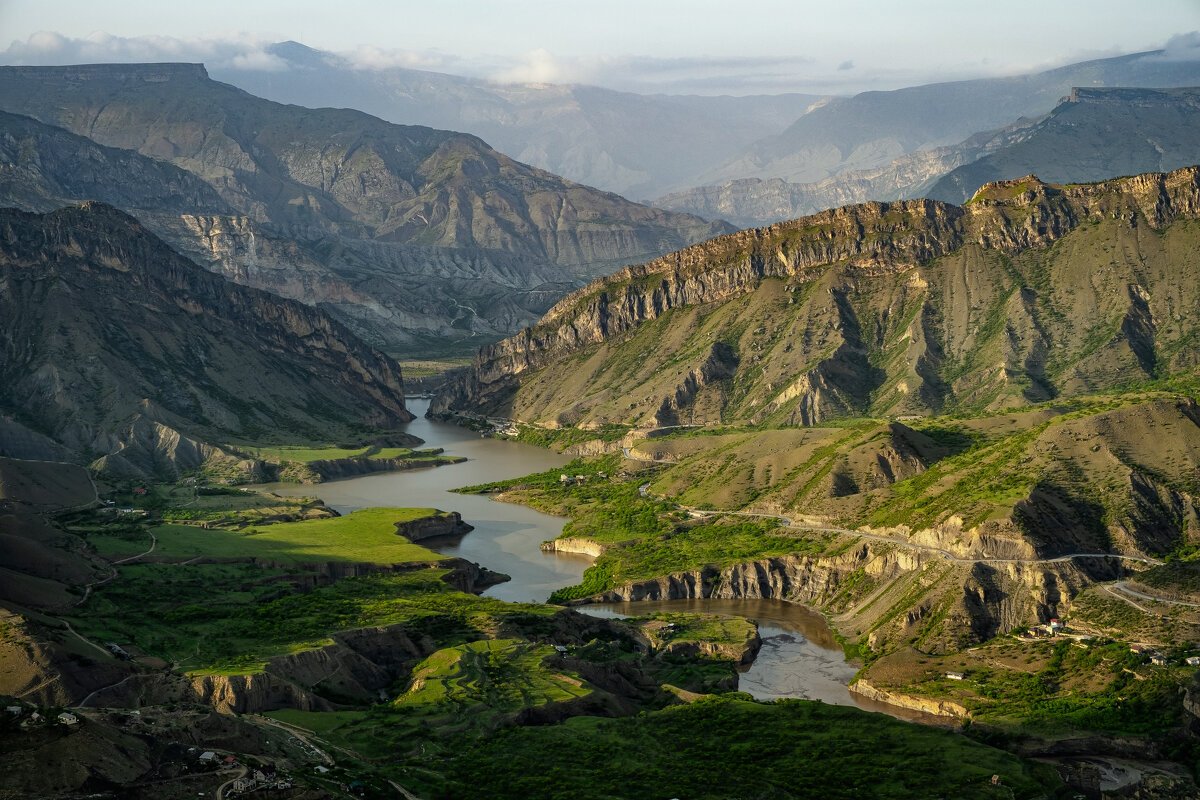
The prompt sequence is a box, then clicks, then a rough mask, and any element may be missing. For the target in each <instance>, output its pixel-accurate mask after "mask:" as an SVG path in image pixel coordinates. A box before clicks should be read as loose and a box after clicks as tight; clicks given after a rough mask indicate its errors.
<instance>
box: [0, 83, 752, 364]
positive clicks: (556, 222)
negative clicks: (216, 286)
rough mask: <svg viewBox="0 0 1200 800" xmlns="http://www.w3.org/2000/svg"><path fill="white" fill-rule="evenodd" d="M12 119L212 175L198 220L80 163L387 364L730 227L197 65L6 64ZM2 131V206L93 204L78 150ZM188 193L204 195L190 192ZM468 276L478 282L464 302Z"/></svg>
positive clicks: (122, 159) (447, 135)
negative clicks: (264, 91)
mask: <svg viewBox="0 0 1200 800" xmlns="http://www.w3.org/2000/svg"><path fill="white" fill-rule="evenodd" d="M0 108H3V109H5V110H7V111H10V112H14V113H18V114H25V115H28V116H31V117H34V118H36V119H38V120H40V121H41V122H43V123H47V124H49V125H53V126H60V127H63V128H66V129H67V130H69V131H71V132H73V133H75V134H78V135H81V136H86V137H88V138H89V139H92V140H93V141H95V142H96V143H98V144H100V145H105V146H106V147H109V148H117V149H119V150H121V151H136V152H137V153H140V154H141V155H143V156H146V157H148V158H150V159H155V160H157V161H158V162H163V161H166V162H170V163H171V164H173V165H175V166H176V167H178V168H180V169H181V170H183V171H186V172H188V173H191V174H192V175H194V176H195V177H197V178H199V179H201V180H202V181H203V182H205V183H207V184H208V186H209V187H211V190H212V192H204V193H201V194H198V195H197V199H199V200H200V201H201V202H199V203H198V204H197V205H196V206H195V207H193V208H191V209H186V208H180V203H179V202H176V200H177V199H179V198H173V200H172V202H168V203H164V204H162V205H161V206H157V207H156V206H154V205H152V204H151V203H150V202H149V201H147V200H139V199H137V198H138V195H139V193H140V192H141V191H142V190H143V189H144V188H145V187H146V186H148V185H150V184H154V183H156V182H158V181H157V179H158V178H159V177H165V178H167V179H168V182H169V183H171V184H178V185H180V186H183V185H185V183H184V180H183V179H181V178H179V177H178V173H174V172H171V171H170V170H169V168H168V167H167V165H165V164H159V165H158V166H150V165H149V164H148V163H147V162H144V161H139V162H138V167H137V168H136V169H130V170H129V171H128V172H122V171H121V169H120V167H121V166H122V163H132V157H131V156H130V155H125V156H119V155H115V154H114V151H112V150H106V149H103V148H94V147H91V148H87V149H86V152H88V154H89V161H91V162H94V163H97V164H98V163H99V162H107V165H106V166H96V167H93V169H94V170H95V171H96V172H97V173H106V174H111V175H114V176H115V177H116V184H117V186H118V187H121V188H117V189H111V190H108V191H109V192H110V194H111V195H112V199H113V200H114V201H116V200H119V199H121V198H122V197H128V198H131V201H130V202H128V203H119V205H121V207H124V208H128V210H130V211H132V212H135V213H137V214H138V216H139V218H145V221H146V223H147V224H148V225H151V226H153V228H154V230H155V231H156V232H159V233H160V234H162V235H164V236H165V237H167V238H168V239H169V240H170V241H171V242H172V244H174V245H175V246H176V247H178V248H179V249H181V250H183V251H185V252H187V253H188V254H189V255H192V256H195V257H197V258H199V259H200V261H201V263H203V264H204V265H205V266H208V267H209V268H210V269H213V270H215V271H219V272H221V273H223V274H226V275H228V276H230V277H232V278H234V279H235V280H239V281H243V282H246V283H248V284H249V285H253V286H256V287H258V288H265V289H268V290H272V291H281V290H282V291H285V293H286V294H287V296H289V297H292V298H294V299H298V300H301V301H302V302H306V303H309V304H317V303H322V302H326V301H329V302H331V304H332V305H331V306H330V309H331V310H333V311H335V312H338V313H341V315H342V317H343V320H344V321H345V322H347V323H349V324H352V325H353V326H354V327H355V329H356V330H357V331H358V332H359V333H361V334H364V335H366V336H367V337H368V338H370V339H371V340H372V341H375V342H377V343H379V344H380V345H383V346H387V347H388V348H389V349H391V350H402V349H405V348H408V349H415V348H417V347H418V345H420V344H421V341H420V337H421V336H422V335H433V336H445V335H447V334H450V335H451V336H452V338H458V339H460V340H466V341H467V342H468V344H467V345H465V346H468V347H470V346H473V345H474V344H475V342H471V341H470V340H471V339H472V338H474V337H479V338H481V339H484V340H488V339H494V338H497V337H498V336H499V335H501V334H503V333H507V332H511V331H512V330H513V329H514V328H515V327H519V325H521V324H527V323H528V322H530V321H531V320H532V319H534V318H535V317H536V316H537V315H538V314H540V313H541V312H543V311H544V310H545V308H546V307H547V306H548V304H549V303H550V302H552V298H553V297H556V296H561V294H562V293H563V291H564V290H566V289H567V288H569V287H571V286H573V285H579V284H580V283H583V282H584V281H586V280H588V279H590V278H594V277H596V276H598V275H602V274H605V273H607V272H610V271H612V270H613V269H615V268H617V267H620V266H623V265H624V264H627V263H630V262H636V261H642V260H645V259H647V258H651V257H654V256H656V255H659V254H661V253H664V252H667V251H670V250H673V249H677V248H679V247H682V246H684V245H687V244H689V243H692V242H695V241H699V240H702V239H705V238H708V237H710V236H713V235H716V234H719V233H724V232H727V231H729V230H731V228H730V227H729V226H728V225H726V224H724V223H711V224H710V223H707V222H705V221H704V220H701V219H699V218H696V217H692V216H688V215H680V214H674V213H670V212H664V211H660V210H658V209H653V208H649V207H647V206H640V205H637V204H634V203H630V202H628V201H626V200H624V199H623V198H621V197H618V196H617V195H614V194H609V193H606V192H600V191H597V190H594V189H590V188H588V187H585V186H581V185H578V184H574V183H571V182H569V181H565V180H563V179H561V178H558V177H557V176H554V175H551V174H549V173H546V172H543V171H541V170H538V169H534V168H532V167H528V166H526V165H524V164H519V163H517V162H515V161H513V160H512V159H509V158H508V157H506V156H503V155H501V154H500V153H497V152H495V151H494V150H492V149H491V148H489V147H488V146H487V145H486V144H484V143H483V142H482V141H481V140H479V139H477V138H475V137H473V136H467V135H465V134H456V133H452V132H449V131H437V130H433V129H430V128H421V127H415V126H400V125H392V124H390V123H386V122H383V121H382V120H379V119H376V118H374V117H370V116H367V115H366V114H363V113H361V112H357V111H349V110H337V109H317V110H313V109H304V108H300V107H297V106H283V105H279V104H277V103H272V102H269V101H266V100H261V99H259V98H256V97H253V96H251V95H248V94H246V93H245V92H242V91H240V90H237V89H234V88H233V87H231V86H227V85H225V84H221V83H217V82H215V81H212V80H209V79H208V77H207V75H206V74H205V72H204V69H203V67H201V66H200V65H186V64H183V65H180V64H175V65H172V64H164V65H97V66H86V67H45V68H33V67H30V68H24V67H5V68H2V69H0ZM4 122H5V123H6V124H7V125H10V126H14V130H13V131H11V132H10V133H9V134H8V135H7V136H5V137H3V138H4V140H5V141H6V142H7V148H8V149H10V150H14V151H15V157H10V158H9V159H8V160H9V163H10V165H11V166H9V167H8V168H7V169H8V171H9V172H10V173H11V174H12V175H13V177H11V178H9V179H8V180H6V181H5V184H4V186H3V188H4V193H5V195H6V196H5V198H4V201H5V202H7V203H9V204H13V205H18V206H20V207H23V208H28V209H31V210H44V209H45V207H46V200H47V195H50V196H52V197H54V198H55V199H69V200H74V201H85V200H88V199H92V196H91V194H90V192H94V191H95V190H94V189H92V188H91V187H90V186H89V185H88V184H87V182H82V183H81V182H80V181H78V180H73V179H71V178H70V177H69V176H70V175H71V174H72V170H71V169H69V167H70V166H71V165H72V164H73V163H77V162H78V160H79V157H78V156H76V155H75V153H76V152H77V151H79V149H80V148H79V147H78V146H77V145H76V146H74V147H72V146H71V145H70V144H69V143H68V142H67V141H66V139H65V138H64V135H63V134H61V133H59V132H53V133H48V132H45V131H40V130H39V131H33V130H31V129H30V128H29V125H28V123H26V122H21V121H18V120H14V119H13V118H9V119H7V120H4ZM59 148H65V149H66V152H65V153H60V152H59ZM186 185H187V186H188V189H187V191H189V192H193V193H194V190H195V189H196V187H195V181H190V182H187V183H186ZM27 190H29V191H27ZM161 191H162V190H161V189H157V188H152V189H150V190H149V192H148V194H150V195H153V194H155V193H160V192H161ZM64 194H67V195H70V197H66V198H62V197H60V195H64ZM176 194H177V195H178V194H179V192H177V193H176ZM185 194H186V192H185ZM214 194H215V197H214V196H213V195H214ZM151 215H153V216H151ZM359 241H371V242H374V243H376V244H377V247H375V248H374V250H375V252H376V253H379V252H383V253H385V256H384V258H383V259H382V262H383V263H380V262H381V259H379V258H376V257H375V256H373V255H368V256H362V255H355V254H354V253H353V252H348V251H354V250H355V249H356V245H355V243H356V242H359ZM347 243H348V244H347ZM413 248H417V249H413ZM446 273H449V274H450V276H451V277H450V279H449V280H446V279H445V278H444V277H443V276H444V275H445V274H446ZM463 278H465V279H467V280H471V281H480V283H479V285H478V286H476V287H472V288H469V289H467V291H463V283H462V280H461V279H463ZM456 279H458V280H459V282H458V283H456V282H455V281H456ZM410 292H412V293H413V294H415V296H416V297H418V298H420V300H418V301H416V302H413V301H410V300H409V299H407V298H406V297H405V295H406V294H408V293H410ZM355 309H357V310H355ZM364 309H367V311H364Z"/></svg>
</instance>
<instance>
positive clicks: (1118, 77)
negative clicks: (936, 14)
mask: <svg viewBox="0 0 1200 800" xmlns="http://www.w3.org/2000/svg"><path fill="white" fill-rule="evenodd" d="M1077 86H1078V87H1086V88H1091V87H1104V86H1137V87H1155V88H1170V87H1179V86H1200V60H1191V61H1187V60H1179V59H1177V58H1174V57H1172V56H1171V55H1170V54H1168V53H1166V52H1165V51H1152V52H1146V53H1136V54H1133V55H1128V56H1121V57H1118V58H1107V59H1100V60H1096V61H1086V62H1082V63H1079V64H1071V65H1069V66H1066V67H1060V68H1058V69H1054V70H1049V71H1046V72H1040V73H1036V74H1033V75H1020V76H1015V77H1010V78H989V79H980V80H969V81H956V82H952V83H935V84H929V85H926V86H914V87H911V88H907V89H897V90H895V91H890V92H863V93H862V94H859V95H855V96H854V97H848V98H841V99H835V100H832V101H830V102H829V103H827V104H825V105H824V106H822V107H821V108H817V109H814V110H813V111H812V112H811V113H809V114H806V115H804V116H803V117H800V118H799V119H798V120H796V122H795V123H794V124H793V125H792V126H791V127H789V128H788V129H787V130H786V131H784V132H783V133H781V134H779V135H778V136H772V137H764V138H763V139H762V140H760V141H759V142H757V143H755V144H754V145H752V146H750V147H749V148H747V149H746V150H745V151H744V152H743V153H742V154H741V155H740V156H738V157H737V158H734V159H731V160H730V161H729V162H728V163H726V164H725V165H724V166H722V167H720V168H719V169H716V170H713V171H712V172H711V173H709V174H708V175H707V176H706V177H705V179H704V180H702V181H700V182H699V183H698V184H697V185H709V184H720V183H724V182H725V181H728V180H737V179H742V178H762V179H764V180H768V179H771V178H782V179H783V180H786V181H790V182H796V183H815V182H817V181H821V180H824V179H826V178H829V177H832V176H834V175H838V174H840V173H843V172H847V171H850V170H861V169H875V168H880V167H883V166H885V165H887V164H889V163H890V162H892V161H894V160H895V159H897V158H899V157H900V156H903V155H906V154H908V153H914V152H917V151H919V150H921V151H923V150H931V149H933V148H937V147H944V146H947V145H954V144H957V143H959V142H961V141H963V140H965V139H967V138H968V137H970V136H972V135H973V134H976V133H979V132H981V131H991V130H996V129H998V128H1001V127H1004V126H1006V125H1009V124H1011V123H1012V122H1013V120H1016V119H1019V118H1021V117H1040V116H1042V115H1043V114H1046V113H1047V112H1049V111H1050V110H1051V109H1052V108H1054V106H1055V104H1057V103H1058V101H1059V99H1060V98H1062V97H1064V96H1065V95H1067V94H1068V93H1069V92H1070V91H1071V89H1072V88H1073V87H1077Z"/></svg>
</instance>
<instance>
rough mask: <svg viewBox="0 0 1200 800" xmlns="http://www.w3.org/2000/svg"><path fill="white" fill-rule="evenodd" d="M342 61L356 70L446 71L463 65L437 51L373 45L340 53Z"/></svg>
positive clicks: (452, 56)
mask: <svg viewBox="0 0 1200 800" xmlns="http://www.w3.org/2000/svg"><path fill="white" fill-rule="evenodd" d="M339 56H340V60H341V61H343V62H344V63H346V64H348V65H349V66H351V67H353V68H354V69H362V70H380V69H395V68H401V69H425V70H434V71H444V70H447V69H453V68H455V67H456V66H460V65H462V64H463V59H461V58H459V57H458V56H456V55H452V54H450V53H443V52H440V51H437V50H424V51H421V50H388V49H384V48H382V47H376V46H375V45H372V44H364V45H359V46H358V47H356V48H355V49H354V50H351V51H349V52H345V53H340V54H339Z"/></svg>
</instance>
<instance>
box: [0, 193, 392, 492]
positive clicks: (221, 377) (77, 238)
mask: <svg viewBox="0 0 1200 800" xmlns="http://www.w3.org/2000/svg"><path fill="white" fill-rule="evenodd" d="M0 284H2V285H3V286H4V287H5V291H4V292H3V293H0V320H3V322H2V323H0V324H2V325H3V333H4V341H5V342H6V343H7V344H6V346H5V349H4V351H3V357H2V358H0V385H2V386H3V390H2V394H0V408H2V413H3V418H4V426H3V429H2V433H3V439H2V443H0V454H3V455H13V456H19V457H22V458H38V457H44V458H50V459H53V460H72V461H76V462H78V463H89V462H90V463H92V464H93V466H95V467H96V468H98V469H101V470H102V471H105V472H107V473H109V474H111V475H139V474H145V473H147V472H154V473H161V474H168V475H177V474H178V472H179V471H186V470H193V469H196V468H199V467H201V466H203V465H206V464H208V465H210V466H211V465H212V464H213V463H216V462H222V461H224V462H233V463H234V464H236V462H237V461H238V459H236V458H233V457H231V456H229V455H228V454H227V453H224V452H223V451H222V450H221V449H220V448H219V447H217V446H215V445H216V444H217V443H219V442H222V441H228V440H230V439H233V438H236V439H241V440H246V439H248V438H253V437H261V438H284V439H288V440H291V439H294V438H296V437H297V436H301V437H303V436H306V435H307V436H310V437H313V438H318V439H320V440H328V438H329V437H331V436H334V437H336V436H337V435H339V434H341V435H353V434H356V433H357V434H361V433H363V432H366V431H370V430H374V429H378V428H389V427H392V426H395V425H396V424H398V423H401V422H405V421H407V420H409V419H411V415H409V414H408V412H407V411H406V410H405V408H404V387H403V384H402V382H401V376H400V368H399V365H397V364H396V363H395V362H394V361H392V360H391V359H389V358H388V357H386V356H384V355H383V354H382V353H379V352H378V351H375V350H372V349H371V348H369V347H367V346H366V345H364V344H362V343H361V342H360V341H358V340H357V339H356V338H355V337H354V336H353V335H352V334H351V333H350V332H349V331H347V330H346V329H345V328H344V327H342V326H341V325H339V324H338V323H336V322H334V321H333V320H331V319H330V318H329V316H328V315H326V314H325V313H323V312H321V311H319V310H317V309H313V308H309V307H307V306H304V305H301V304H299V303H296V302H294V301H289V300H283V299H280V298H278V297H275V296H274V295H270V294H267V293H266V292H262V291H258V290H255V289H248V288H245V287H241V286H238V285H236V284H233V283H230V282H228V281H226V280H225V279H224V278H222V277H220V276H218V275H213V274H212V273H209V272H207V271H205V270H203V269H201V268H200V267H198V266H196V265H195V264H193V263H191V262H190V261H188V260H187V259H185V258H183V257H181V256H179V255H178V254H176V253H175V252H173V251H172V250H171V249H170V248H169V247H167V246H166V244H164V243H163V242H162V241H161V240H159V239H158V238H156V237H154V236H153V235H151V234H149V233H147V232H146V231H145V230H144V229H143V228H142V227H141V226H140V225H139V224H138V223H137V222H136V221H135V220H134V219H132V218H130V217H129V216H127V215H125V214H123V213H121V212H119V211H117V210H116V209H113V208H111V207H109V206H105V205H101V204H87V205H84V206H82V207H77V208H67V209H63V210H60V211H56V212H53V213H50V214H46V215H35V214H28V213H23V212H19V211H15V210H12V209H5V210H0Z"/></svg>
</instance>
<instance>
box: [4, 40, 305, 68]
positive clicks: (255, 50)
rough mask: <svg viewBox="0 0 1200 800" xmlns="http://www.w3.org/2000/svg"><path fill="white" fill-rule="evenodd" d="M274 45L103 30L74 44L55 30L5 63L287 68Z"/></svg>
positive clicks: (18, 44) (18, 46) (15, 50)
mask: <svg viewBox="0 0 1200 800" xmlns="http://www.w3.org/2000/svg"><path fill="white" fill-rule="evenodd" d="M270 45H271V42H267V41H263V40H262V39H260V38H258V37H255V36H253V35H250V34H231V35H229V36H227V37H222V38H204V39H179V38H175V37H172V36H138V37H123V36H113V35H111V34H108V33H104V32H102V31H101V32H96V33H93V34H91V35H90V36H87V37H85V38H83V39H72V38H67V37H65V36H62V35H60V34H57V33H53V32H51V31H39V32H37V33H34V34H33V35H31V36H30V37H29V38H28V39H26V40H25V41H24V42H22V41H20V40H17V41H14V42H13V43H12V44H10V45H9V46H8V48H7V49H5V50H3V51H0V61H3V62H4V63H6V64H24V65H33V66H47V65H55V64H97V63H129V62H153V61H189V62H196V61H200V62H204V63H206V64H208V65H209V66H212V67H234V68H237V69H248V70H251V69H252V70H272V71H277V70H281V69H287V63H286V62H285V61H283V60H282V59H280V58H278V57H276V56H274V55H272V54H271V53H270V52H269V50H268V48H269V47H270Z"/></svg>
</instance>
